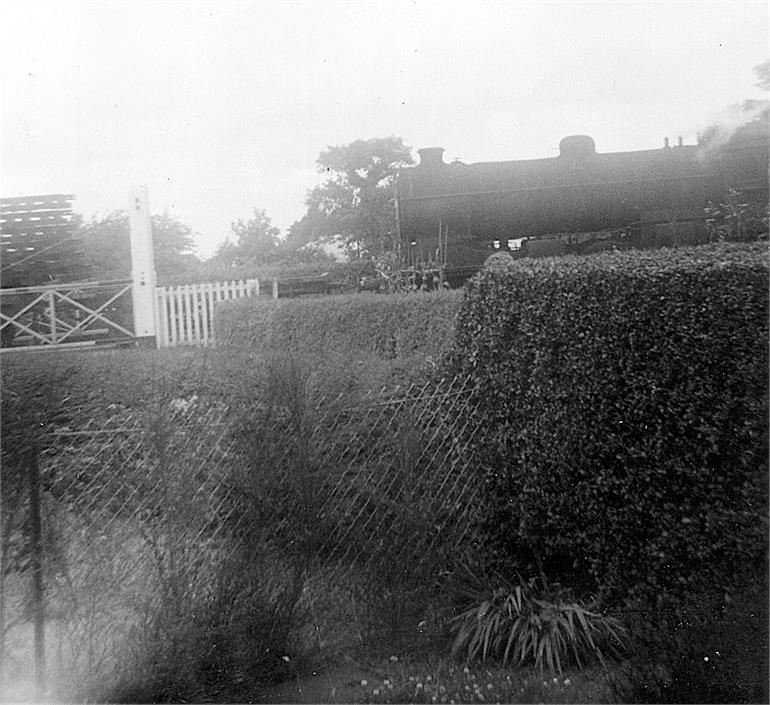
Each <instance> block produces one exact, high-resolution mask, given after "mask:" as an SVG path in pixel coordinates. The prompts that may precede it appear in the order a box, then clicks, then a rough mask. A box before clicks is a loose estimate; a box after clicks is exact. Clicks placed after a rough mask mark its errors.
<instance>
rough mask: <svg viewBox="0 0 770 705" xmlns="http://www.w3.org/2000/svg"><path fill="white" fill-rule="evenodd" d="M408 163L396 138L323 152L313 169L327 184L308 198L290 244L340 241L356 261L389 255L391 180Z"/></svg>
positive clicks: (392, 218) (392, 219)
mask: <svg viewBox="0 0 770 705" xmlns="http://www.w3.org/2000/svg"><path fill="white" fill-rule="evenodd" d="M412 163H413V160H412V155H411V151H410V149H409V147H407V146H406V145H404V141H403V139H402V138H400V137H392V136H391V137H379V138H373V139H368V140H356V141H355V142H352V143H351V144H346V145H341V146H338V147H327V148H326V149H325V150H324V151H323V152H321V154H320V155H319V157H318V160H317V161H316V164H317V166H318V171H319V172H320V173H323V174H326V175H327V177H328V178H327V179H326V181H325V182H324V183H323V184H321V185H319V186H316V187H315V188H313V189H312V190H311V191H309V192H308V194H307V198H306V199H305V205H306V206H307V212H306V214H305V215H304V216H303V218H302V219H301V220H300V221H298V222H296V223H294V225H293V226H292V227H291V229H290V231H289V238H288V240H289V242H291V243H292V244H293V245H294V246H295V247H299V246H301V245H303V244H305V243H307V242H311V241H317V240H323V239H324V238H329V237H332V236H334V235H342V236H343V237H344V238H345V240H346V242H347V244H348V246H349V248H350V249H351V250H352V252H353V254H354V255H355V256H357V257H360V256H361V255H362V254H364V253H368V254H370V255H379V254H382V253H383V252H387V251H389V250H391V249H392V246H393V241H394V236H393V233H394V232H395V214H394V211H393V179H394V177H395V175H396V172H397V170H398V168H399V167H401V166H405V165H408V164H412Z"/></svg>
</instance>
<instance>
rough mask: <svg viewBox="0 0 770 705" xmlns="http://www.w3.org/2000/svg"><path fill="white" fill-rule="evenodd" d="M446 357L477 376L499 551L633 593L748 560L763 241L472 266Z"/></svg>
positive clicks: (761, 382)
mask: <svg viewBox="0 0 770 705" xmlns="http://www.w3.org/2000/svg"><path fill="white" fill-rule="evenodd" d="M451 366H452V369H453V370H454V371H459V372H464V373H467V374H470V375H472V376H473V377H474V378H475V380H476V381H477V383H478V389H477V398H476V403H477V405H478V408H479V409H480V413H483V414H484V416H485V419H486V423H485V424H484V425H482V428H481V431H480V432H479V433H478V434H477V435H476V437H475V445H476V448H477V449H478V451H479V454H480V457H481V458H482V460H483V470H482V471H481V472H482V474H483V478H482V479H483V486H484V488H485V491H486V499H487V502H486V507H487V509H486V514H485V516H484V517H483V520H484V524H485V526H486V528H487V535H488V537H489V540H490V546H489V547H488V548H491V549H492V550H493V551H494V552H495V555H496V557H497V559H498V561H499V562H500V563H502V564H506V563H508V564H511V563H515V562H518V563H519V564H521V562H522V561H523V562H526V561H530V562H531V565H532V566H540V567H543V569H544V570H545V571H546V572H548V571H550V572H551V573H552V574H553V575H555V576H556V577H559V578H561V579H564V580H571V581H573V582H575V583H576V584H583V585H584V586H586V587H589V588H590V589H592V590H599V591H600V592H601V593H603V594H604V595H605V596H606V597H607V598H608V599H610V600H618V601H627V600H630V601H632V602H634V601H638V600H639V599H643V600H644V601H646V602H647V603H648V604H649V601H652V602H657V603H658V604H661V603H662V602H665V601H666V600H667V598H670V597H674V598H676V597H677V596H680V595H682V594H684V593H686V592H692V591H693V590H700V589H701V588H703V587H704V586H710V587H711V588H716V589H718V590H727V589H728V588H729V586H730V585H731V584H733V583H735V582H737V581H740V580H742V579H744V578H745V577H746V576H747V575H752V574H753V575H754V577H756V575H762V574H763V573H764V570H765V555H766V540H765V539H766V532H767V522H766V519H765V517H766V514H767V473H768V467H767V459H768V458H767V454H768V445H767V444H768V434H767V426H768V258H767V251H766V247H765V246H764V245H754V246H745V245H744V246H738V245H721V246H708V247H700V248H689V249H677V250H659V251H652V252H624V253H612V254H601V255H597V256H594V257H590V258H588V257H586V258H577V257H565V258H560V259H547V260H529V261H526V260H519V261H517V262H513V263H511V264H509V265H506V266H505V267H502V268H500V267H498V268H496V269H494V270H487V271H484V272H481V273H480V274H479V275H478V276H477V277H476V278H475V279H473V280H472V281H471V282H470V284H469V285H468V287H467V290H466V298H465V300H464V302H463V304H462V307H461V309H460V312H459V314H458V322H457V333H456V341H455V347H454V350H453V353H452V356H451Z"/></svg>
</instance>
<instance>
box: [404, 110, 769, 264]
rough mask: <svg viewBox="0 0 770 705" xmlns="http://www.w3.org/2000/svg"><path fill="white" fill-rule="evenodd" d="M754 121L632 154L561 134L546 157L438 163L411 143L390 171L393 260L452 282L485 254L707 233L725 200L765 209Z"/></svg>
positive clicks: (648, 243)
mask: <svg viewBox="0 0 770 705" xmlns="http://www.w3.org/2000/svg"><path fill="white" fill-rule="evenodd" d="M766 118H767V116H765V119H759V120H755V121H754V122H752V123H748V124H747V125H745V126H744V127H742V128H740V129H739V130H738V131H736V132H735V133H734V134H733V135H732V137H731V138H730V139H728V140H725V141H723V142H721V143H718V144H717V143H715V141H713V140H712V141H710V142H706V141H702V140H699V142H698V144H696V145H684V144H682V140H681V138H680V139H679V140H678V144H676V145H675V146H672V145H670V144H669V140H668V139H666V140H665V141H664V146H663V147H662V148H659V149H649V150H643V151H633V152H616V153H606V154H602V153H599V152H597V151H596V145H595V142H594V140H593V139H592V138H591V137H589V136H587V135H572V136H569V137H565V138H564V139H562V140H561V142H560V144H559V155H558V156H557V157H553V158H548V159H533V160H519V161H501V162H480V163H475V164H465V163H463V162H460V161H454V162H452V163H450V164H447V163H445V162H444V160H443V152H444V150H443V148H441V147H428V148H423V149H419V150H418V153H419V155H420V162H419V164H418V165H417V166H415V167H410V168H404V169H401V170H400V172H399V174H398V177H397V180H396V187H395V188H396V194H395V203H396V222H397V228H398V235H399V239H400V244H401V250H402V260H403V261H404V263H405V264H406V265H407V266H412V267H414V266H417V267H423V266H431V265H435V266H440V267H442V268H444V269H445V270H446V272H447V274H448V275H450V276H451V274H452V273H454V274H455V276H456V277H459V278H460V279H462V278H463V276H464V275H467V274H470V273H472V272H473V271H476V270H477V269H479V268H480V267H481V266H483V263H484V261H485V260H486V259H487V258H488V257H489V256H490V255H491V254H493V253H495V252H507V253H509V254H510V255H511V256H513V257H520V256H527V255H529V256H538V255H541V256H542V255H557V254H562V253H589V252H595V251H598V250H601V249H612V248H627V247H644V248H647V247H661V246H665V245H679V244H697V243H702V242H707V241H708V240H709V239H710V238H713V237H714V228H713V227H712V226H713V222H714V215H715V212H717V211H718V210H719V204H724V203H727V202H728V201H729V200H730V198H733V199H737V200H738V201H740V205H741V207H743V208H747V209H749V210H750V211H751V212H752V213H755V214H756V213H759V214H760V215H762V214H764V215H766V214H767V203H768V123H767V119H766ZM709 209H711V210H709ZM759 220H760V221H761V220H762V219H761V218H759ZM764 223H765V225H766V218H765V220H764ZM762 227H763V226H762V224H761V222H760V225H759V229H760V230H762ZM755 229H756V228H755ZM754 235H756V233H754Z"/></svg>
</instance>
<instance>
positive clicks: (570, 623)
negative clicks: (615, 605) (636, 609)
mask: <svg viewBox="0 0 770 705" xmlns="http://www.w3.org/2000/svg"><path fill="white" fill-rule="evenodd" d="M462 570H463V573H464V576H463V581H464V584H462V585H460V586H459V589H458V592H459V593H460V595H461V596H462V597H464V599H465V601H466V604H468V606H467V607H466V608H465V609H464V611H463V612H461V613H460V614H459V615H457V616H456V617H454V618H453V620H452V624H453V630H454V631H455V632H456V636H455V640H454V644H453V646H452V653H453V654H459V653H464V654H465V655H466V657H467V660H468V661H469V662H470V661H474V660H477V659H480V660H481V661H482V662H484V661H486V660H487V658H488V657H496V658H500V659H502V663H503V665H505V664H506V663H508V662H512V663H518V664H524V663H533V664H534V665H535V667H536V668H538V669H539V670H540V671H541V672H542V670H543V666H544V665H546V666H547V667H548V669H549V671H550V672H551V673H552V674H554V673H556V672H558V673H559V674H561V673H562V665H563V662H564V661H567V660H568V659H572V660H574V663H576V664H577V665H578V666H579V667H581V668H582V667H583V665H584V663H585V662H587V661H589V660H590V659H593V658H595V659H598V660H599V661H600V662H601V663H602V664H604V663H605V656H607V655H610V656H619V655H620V653H621V651H622V649H623V646H624V639H625V638H626V637H627V635H628V633H627V630H626V629H625V627H623V625H621V624H620V622H619V621H618V620H617V619H615V618H614V617H610V616H608V615H606V614H603V613H601V612H598V611H596V607H597V606H596V603H592V602H588V603H587V602H584V601H577V600H574V599H573V598H572V595H570V594H569V591H567V590H564V589H562V588H561V587H560V586H558V585H555V584H553V585H551V584H549V583H548V582H547V580H546V579H545V578H544V577H542V578H538V579H535V580H530V581H529V582H527V583H525V582H523V581H519V582H518V583H516V584H514V583H511V582H509V581H507V580H505V579H504V578H502V577H501V576H497V578H496V579H495V582H496V583H497V585H498V587H494V588H490V587H489V586H488V584H487V583H486V582H485V581H483V580H482V579H480V578H479V577H478V576H477V575H475V574H474V573H473V572H472V571H471V570H470V569H469V568H467V567H464V568H463V569H462Z"/></svg>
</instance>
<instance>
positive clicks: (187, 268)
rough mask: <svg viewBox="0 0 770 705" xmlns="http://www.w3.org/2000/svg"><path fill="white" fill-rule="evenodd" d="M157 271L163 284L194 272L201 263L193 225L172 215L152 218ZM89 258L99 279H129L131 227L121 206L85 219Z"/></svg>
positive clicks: (82, 233) (83, 228)
mask: <svg viewBox="0 0 770 705" xmlns="http://www.w3.org/2000/svg"><path fill="white" fill-rule="evenodd" d="M151 223H152V233H153V251H154V255H155V273H156V275H157V281H158V284H159V285H167V284H169V283H171V282H173V281H175V280H176V279H178V278H180V277H181V278H182V279H185V278H187V277H190V276H194V274H195V272H196V271H197V268H198V266H199V261H198V258H197V257H196V256H195V255H194V254H193V251H194V249H195V236H194V233H193V231H192V229H191V228H190V227H189V226H188V225H185V224H184V223H182V222H181V221H179V220H177V219H176V218H174V217H172V216H170V215H169V214H168V213H164V214H163V215H153V216H152V218H151ZM77 234H78V235H79V237H81V238H82V242H83V247H84V250H85V253H84V255H85V259H86V262H87V264H89V265H90V266H91V267H92V268H93V271H94V276H95V277H96V278H97V279H127V278H129V277H130V276H131V231H130V228H129V222H128V214H127V213H126V211H123V210H117V211H113V212H111V213H108V214H107V215H105V216H103V217H101V218H96V217H94V218H92V219H91V221H90V222H88V223H83V224H82V226H81V229H80V232H79V233H77Z"/></svg>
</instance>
